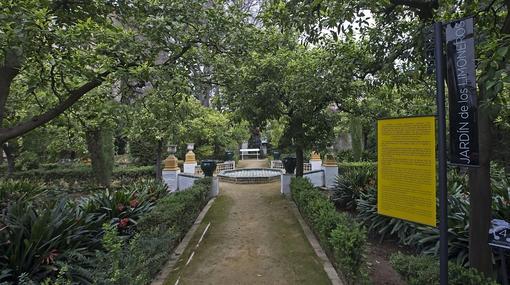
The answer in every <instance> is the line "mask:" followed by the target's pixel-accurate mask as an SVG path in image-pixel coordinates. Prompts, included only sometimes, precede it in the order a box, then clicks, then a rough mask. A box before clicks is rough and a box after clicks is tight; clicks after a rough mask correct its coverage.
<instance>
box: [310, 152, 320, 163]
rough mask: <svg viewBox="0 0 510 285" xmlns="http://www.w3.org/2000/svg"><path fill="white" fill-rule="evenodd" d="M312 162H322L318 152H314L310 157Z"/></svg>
mask: <svg viewBox="0 0 510 285" xmlns="http://www.w3.org/2000/svg"><path fill="white" fill-rule="evenodd" d="M310 160H315V161H317V160H321V156H320V154H319V153H318V152H316V151H315V150H313V151H312V155H311V156H310Z"/></svg>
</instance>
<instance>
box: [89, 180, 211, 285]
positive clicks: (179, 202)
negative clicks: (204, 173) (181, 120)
mask: <svg viewBox="0 0 510 285" xmlns="http://www.w3.org/2000/svg"><path fill="white" fill-rule="evenodd" d="M209 190H210V180H209V179H204V180H201V181H198V182H196V183H195V185H194V186H193V187H191V188H190V189H187V190H186V191H183V192H177V193H174V194H171V195H168V196H165V197H163V198H162V199H160V200H159V201H158V203H157V204H156V206H155V208H154V209H153V211H152V212H150V213H148V214H147V215H145V216H143V217H142V219H140V220H139V222H138V226H137V231H138V232H139V233H137V234H135V236H134V237H133V238H132V239H131V240H130V241H129V242H128V243H127V244H124V243H123V242H122V240H121V239H120V238H119V237H118V235H117V233H116V231H115V229H114V228H111V227H110V228H109V229H108V228H107V231H106V234H105V237H104V239H103V244H104V245H105V248H107V249H108V252H106V253H103V252H99V253H98V256H97V265H96V268H95V272H94V278H95V282H96V283H97V284H149V283H150V282H151V280H152V279H153V277H154V276H155V275H156V274H157V273H158V272H159V270H160V269H161V267H162V266H163V265H164V264H165V262H166V261H167V259H168V257H169V256H170V254H171V252H172V250H173V249H174V248H175V246H177V244H178V243H179V242H180V240H181V239H182V238H183V237H184V235H185V234H186V232H187V230H188V229H189V228H190V227H191V225H192V224H193V222H194V221H195V219H196V218H197V216H198V214H199V213H200V211H201V209H202V208H203V207H204V206H205V204H206V203H207V195H208V193H209Z"/></svg>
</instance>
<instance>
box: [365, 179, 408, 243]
mask: <svg viewBox="0 0 510 285" xmlns="http://www.w3.org/2000/svg"><path fill="white" fill-rule="evenodd" d="M357 211H358V215H357V218H358V220H359V221H360V222H361V223H362V224H363V225H365V226H366V228H367V230H368V232H369V233H370V234H372V235H373V236H376V237H378V238H379V240H380V241H383V240H384V239H385V238H390V237H392V238H397V239H398V241H399V242H400V243H402V244H405V245H409V244H410V243H411V240H410V237H411V236H412V235H413V234H414V233H415V232H416V226H415V224H414V223H411V222H407V221H404V220H401V219H395V218H390V217H387V216H383V215H380V214H379V213H377V190H376V189H375V188H369V189H368V190H366V191H364V192H361V193H360V198H359V199H358V200H357Z"/></svg>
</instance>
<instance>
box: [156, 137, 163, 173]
mask: <svg viewBox="0 0 510 285" xmlns="http://www.w3.org/2000/svg"><path fill="white" fill-rule="evenodd" d="M162 153H163V141H162V140H158V146H157V147H156V167H155V169H156V180H157V181H161V177H162V171H163V169H162V168H161V156H162Z"/></svg>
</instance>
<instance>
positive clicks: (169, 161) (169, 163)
mask: <svg viewBox="0 0 510 285" xmlns="http://www.w3.org/2000/svg"><path fill="white" fill-rule="evenodd" d="M164 162H165V168H164V170H178V169H179V166H178V165H177V158H176V157H175V155H173V154H171V155H169V156H168V157H167V158H166V159H165V160H164Z"/></svg>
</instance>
